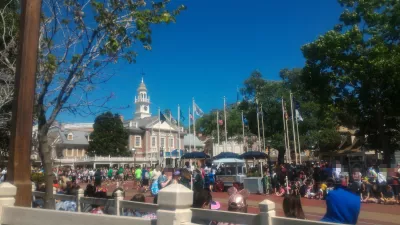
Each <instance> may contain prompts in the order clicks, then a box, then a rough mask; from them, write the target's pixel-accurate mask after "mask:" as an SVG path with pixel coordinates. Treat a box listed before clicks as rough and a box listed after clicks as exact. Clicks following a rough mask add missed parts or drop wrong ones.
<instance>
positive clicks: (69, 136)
mask: <svg viewBox="0 0 400 225" xmlns="http://www.w3.org/2000/svg"><path fill="white" fill-rule="evenodd" d="M67 140H68V141H72V140H74V135H73V134H72V133H69V134H68V135H67Z"/></svg>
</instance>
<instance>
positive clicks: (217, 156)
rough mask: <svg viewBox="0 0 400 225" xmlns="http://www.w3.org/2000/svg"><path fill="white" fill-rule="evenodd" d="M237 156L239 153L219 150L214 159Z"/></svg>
mask: <svg viewBox="0 0 400 225" xmlns="http://www.w3.org/2000/svg"><path fill="white" fill-rule="evenodd" d="M239 157H240V156H239V154H236V153H233V152H221V153H219V154H218V155H216V156H215V157H214V159H227V158H232V159H238V158H239Z"/></svg>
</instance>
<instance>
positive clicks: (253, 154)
mask: <svg viewBox="0 0 400 225" xmlns="http://www.w3.org/2000/svg"><path fill="white" fill-rule="evenodd" d="M240 158H242V159H266V158H268V155H267V154H265V153H264V152H256V151H249V152H245V153H243V154H241V155H240Z"/></svg>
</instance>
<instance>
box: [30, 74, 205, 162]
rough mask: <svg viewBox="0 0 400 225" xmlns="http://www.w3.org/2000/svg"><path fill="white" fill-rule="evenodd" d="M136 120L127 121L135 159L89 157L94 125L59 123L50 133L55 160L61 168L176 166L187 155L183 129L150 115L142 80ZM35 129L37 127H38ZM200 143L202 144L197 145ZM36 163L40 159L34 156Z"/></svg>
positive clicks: (131, 149) (135, 101) (130, 143)
mask: <svg viewBox="0 0 400 225" xmlns="http://www.w3.org/2000/svg"><path fill="white" fill-rule="evenodd" d="M134 103H135V107H134V112H133V119H131V120H124V118H123V117H122V116H121V120H122V122H123V125H124V128H125V129H126V130H127V132H128V134H129V141H128V149H129V150H130V151H131V153H132V156H131V157H107V156H102V157H100V156H95V157H88V156H87V154H86V153H87V149H88V146H89V142H90V133H91V132H92V131H93V123H72V124H56V125H55V126H53V128H52V130H51V132H50V133H49V138H50V137H51V142H52V149H53V151H54V154H53V155H54V157H53V160H54V161H55V164H57V165H86V166H90V165H96V164H97V165H98V166H100V165H104V164H105V165H110V166H112V165H115V164H119V165H121V164H124V165H126V164H140V165H143V166H144V165H147V166H149V165H156V164H162V165H172V166H174V165H176V163H177V162H178V159H179V158H180V156H181V155H182V153H183V152H184V151H183V150H182V151H181V150H180V149H184V136H185V132H184V129H183V127H178V126H177V125H176V124H174V123H173V122H171V121H169V120H167V121H160V118H159V115H157V116H152V115H151V113H150V107H151V102H150V96H149V95H148V90H147V87H146V85H145V83H144V81H143V79H142V81H141V83H140V85H139V87H138V88H137V95H136V96H135V100H134ZM34 129H35V128H34ZM197 144H198V143H197ZM34 158H35V159H36V161H37V160H38V157H37V155H36V157H34Z"/></svg>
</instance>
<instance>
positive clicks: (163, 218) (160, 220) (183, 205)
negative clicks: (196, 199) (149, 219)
mask: <svg viewBox="0 0 400 225" xmlns="http://www.w3.org/2000/svg"><path fill="white" fill-rule="evenodd" d="M157 203H158V206H159V208H158V210H157V225H180V224H186V223H187V224H189V223H191V220H192V211H191V209H190V207H191V206H192V204H193V191H191V190H189V189H188V188H186V187H185V186H183V185H181V184H172V185H169V186H167V187H166V188H163V189H161V190H160V192H159V193H158V202H157Z"/></svg>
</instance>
